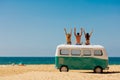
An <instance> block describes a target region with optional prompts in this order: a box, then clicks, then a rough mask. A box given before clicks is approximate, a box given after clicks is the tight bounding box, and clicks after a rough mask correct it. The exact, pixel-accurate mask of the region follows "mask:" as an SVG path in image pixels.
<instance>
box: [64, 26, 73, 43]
mask: <svg viewBox="0 0 120 80" xmlns="http://www.w3.org/2000/svg"><path fill="white" fill-rule="evenodd" d="M64 32H65V36H66V41H67V44H71V43H72V42H71V36H72V29H71V31H70V33H67V31H66V28H64Z"/></svg>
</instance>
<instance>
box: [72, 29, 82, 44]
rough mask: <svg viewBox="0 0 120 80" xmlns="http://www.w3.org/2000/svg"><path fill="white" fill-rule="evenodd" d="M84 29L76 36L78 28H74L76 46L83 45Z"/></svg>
mask: <svg viewBox="0 0 120 80" xmlns="http://www.w3.org/2000/svg"><path fill="white" fill-rule="evenodd" d="M82 32H83V29H82V28H81V30H80V33H77V34H76V28H74V35H75V38H76V45H81V36H82Z"/></svg>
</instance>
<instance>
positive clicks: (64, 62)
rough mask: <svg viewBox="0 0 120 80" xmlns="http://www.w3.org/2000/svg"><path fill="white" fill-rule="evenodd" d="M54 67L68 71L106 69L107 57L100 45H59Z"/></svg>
mask: <svg viewBox="0 0 120 80" xmlns="http://www.w3.org/2000/svg"><path fill="white" fill-rule="evenodd" d="M55 66H56V68H57V69H60V71H61V68H62V67H63V66H64V67H66V68H67V70H68V69H70V70H95V69H96V68H97V67H99V68H101V70H104V69H108V56H107V54H106V51H105V48H104V47H103V46H101V45H59V46H57V49H56V55H55Z"/></svg>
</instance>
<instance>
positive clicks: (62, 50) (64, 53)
mask: <svg viewBox="0 0 120 80" xmlns="http://www.w3.org/2000/svg"><path fill="white" fill-rule="evenodd" d="M69 52H70V51H69V50H67V49H61V50H60V55H69Z"/></svg>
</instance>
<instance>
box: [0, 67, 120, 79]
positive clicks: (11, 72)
mask: <svg viewBox="0 0 120 80" xmlns="http://www.w3.org/2000/svg"><path fill="white" fill-rule="evenodd" d="M109 67H110V69H109V70H104V72H103V73H102V74H96V73H93V71H92V70H70V71H69V72H59V70H57V69H56V68H55V67H54V65H25V66H18V65H15V66H12V65H0V80H120V65H110V66H109Z"/></svg>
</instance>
